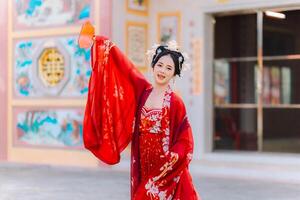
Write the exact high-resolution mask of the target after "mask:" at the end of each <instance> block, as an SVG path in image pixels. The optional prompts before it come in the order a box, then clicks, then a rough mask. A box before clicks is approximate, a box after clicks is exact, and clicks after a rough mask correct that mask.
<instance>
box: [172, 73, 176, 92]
mask: <svg viewBox="0 0 300 200" xmlns="http://www.w3.org/2000/svg"><path fill="white" fill-rule="evenodd" d="M175 86H176V85H175V76H174V78H173V88H174V89H175Z"/></svg>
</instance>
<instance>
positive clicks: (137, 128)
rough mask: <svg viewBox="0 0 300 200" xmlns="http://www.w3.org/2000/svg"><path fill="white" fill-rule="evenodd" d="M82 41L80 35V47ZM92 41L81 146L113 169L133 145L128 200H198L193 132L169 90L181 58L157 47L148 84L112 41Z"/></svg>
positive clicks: (175, 52) (182, 104)
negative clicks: (192, 167) (193, 169)
mask: <svg viewBox="0 0 300 200" xmlns="http://www.w3.org/2000/svg"><path fill="white" fill-rule="evenodd" d="M86 39H87V38H86V37H83V36H82V35H81V37H80V38H79V43H80V42H82V41H83V40H86ZM88 39H90V40H92V38H91V36H90V38H88ZM93 41H94V42H93V46H92V53H91V55H92V61H91V62H92V63H91V65H92V74H91V78H90V82H89V92H88V99H87V104H86V110H85V117H84V130H83V131H84V133H83V137H84V145H85V147H86V148H87V149H88V150H90V151H91V152H92V153H93V154H94V155H95V156H96V157H97V158H99V159H100V160H102V161H103V162H105V163H108V164H111V165H112V164H116V163H118V162H119V161H120V153H121V152H122V151H123V150H124V149H125V148H126V147H127V145H128V144H129V142H131V199H132V200H148V199H149V200H199V199H200V198H199V196H198V194H197V192H196V191H195V188H194V186H193V183H192V178H191V176H190V173H189V170H188V165H189V163H190V161H191V159H192V153H193V136H192V129H191V126H190V124H189V121H188V119H187V116H186V110H185V106H184V103H183V101H182V100H181V98H180V97H179V96H177V95H176V94H175V93H174V92H172V90H171V88H170V86H169V82H170V81H171V80H172V79H173V78H174V77H175V76H176V75H178V76H180V73H181V70H182V66H183V63H184V61H185V58H184V56H183V55H182V54H181V53H180V52H179V51H178V50H176V49H174V48H173V49H172V48H171V47H169V46H158V47H157V48H156V49H155V52H154V55H153V57H152V63H151V67H152V69H153V76H154V84H153V85H151V84H150V83H149V82H148V81H147V80H146V79H145V78H144V76H143V75H142V74H141V73H140V72H138V70H137V69H136V68H135V66H134V65H133V64H132V63H131V62H130V61H129V60H128V58H126V57H125V56H124V55H123V54H122V52H121V51H120V50H119V49H118V48H117V47H116V46H115V45H114V44H113V43H112V42H111V41H109V40H108V39H107V38H105V37H101V36H96V37H94V38H93Z"/></svg>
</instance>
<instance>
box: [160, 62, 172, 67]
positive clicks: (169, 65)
mask: <svg viewBox="0 0 300 200" xmlns="http://www.w3.org/2000/svg"><path fill="white" fill-rule="evenodd" d="M158 64H164V63H162V62H158ZM167 67H173V66H171V65H167Z"/></svg>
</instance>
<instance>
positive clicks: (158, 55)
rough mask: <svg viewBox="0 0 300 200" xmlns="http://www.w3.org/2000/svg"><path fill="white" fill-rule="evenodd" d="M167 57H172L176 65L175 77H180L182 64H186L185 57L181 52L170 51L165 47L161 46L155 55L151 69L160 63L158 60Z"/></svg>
mask: <svg viewBox="0 0 300 200" xmlns="http://www.w3.org/2000/svg"><path fill="white" fill-rule="evenodd" d="M166 55H170V56H171V58H172V60H173V62H174V65H175V72H174V76H175V75H178V76H180V73H181V69H182V64H183V62H184V57H183V55H182V54H181V53H180V52H179V51H173V50H170V49H168V47H167V46H165V45H161V46H159V47H157V49H156V51H155V54H154V56H153V58H152V62H151V67H152V68H154V65H155V64H156V63H157V62H158V60H159V59H160V58H161V57H163V56H166Z"/></svg>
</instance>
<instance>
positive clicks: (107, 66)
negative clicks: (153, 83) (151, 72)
mask: <svg viewBox="0 0 300 200" xmlns="http://www.w3.org/2000/svg"><path fill="white" fill-rule="evenodd" d="M91 62H92V68H93V70H92V74H91V78H90V82H89V92H88V99H87V104H86V110H85V117H84V128H83V139H84V145H85V147H86V148H87V149H89V150H90V151H91V152H92V153H93V154H94V155H95V156H96V157H98V158H99V159H101V160H102V161H103V162H105V163H107V164H115V163H118V162H119V160H120V153H121V152H122V151H123V150H124V149H125V147H126V146H127V145H128V143H129V142H130V140H131V137H132V132H133V126H134V121H135V115H136V107H137V104H138V102H139V99H140V96H141V94H142V92H143V91H144V90H145V89H146V88H147V87H150V84H149V83H148V81H147V80H146V79H145V78H144V76H143V75H142V74H141V73H140V72H138V70H136V68H135V66H134V65H133V64H132V63H131V62H130V61H129V60H128V59H127V58H126V57H125V56H124V54H123V53H122V52H121V51H120V50H119V49H118V48H117V47H116V46H115V45H114V44H113V43H112V42H111V41H109V40H108V39H107V38H105V37H102V36H97V37H95V41H94V44H93V47H92V59H91Z"/></svg>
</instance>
